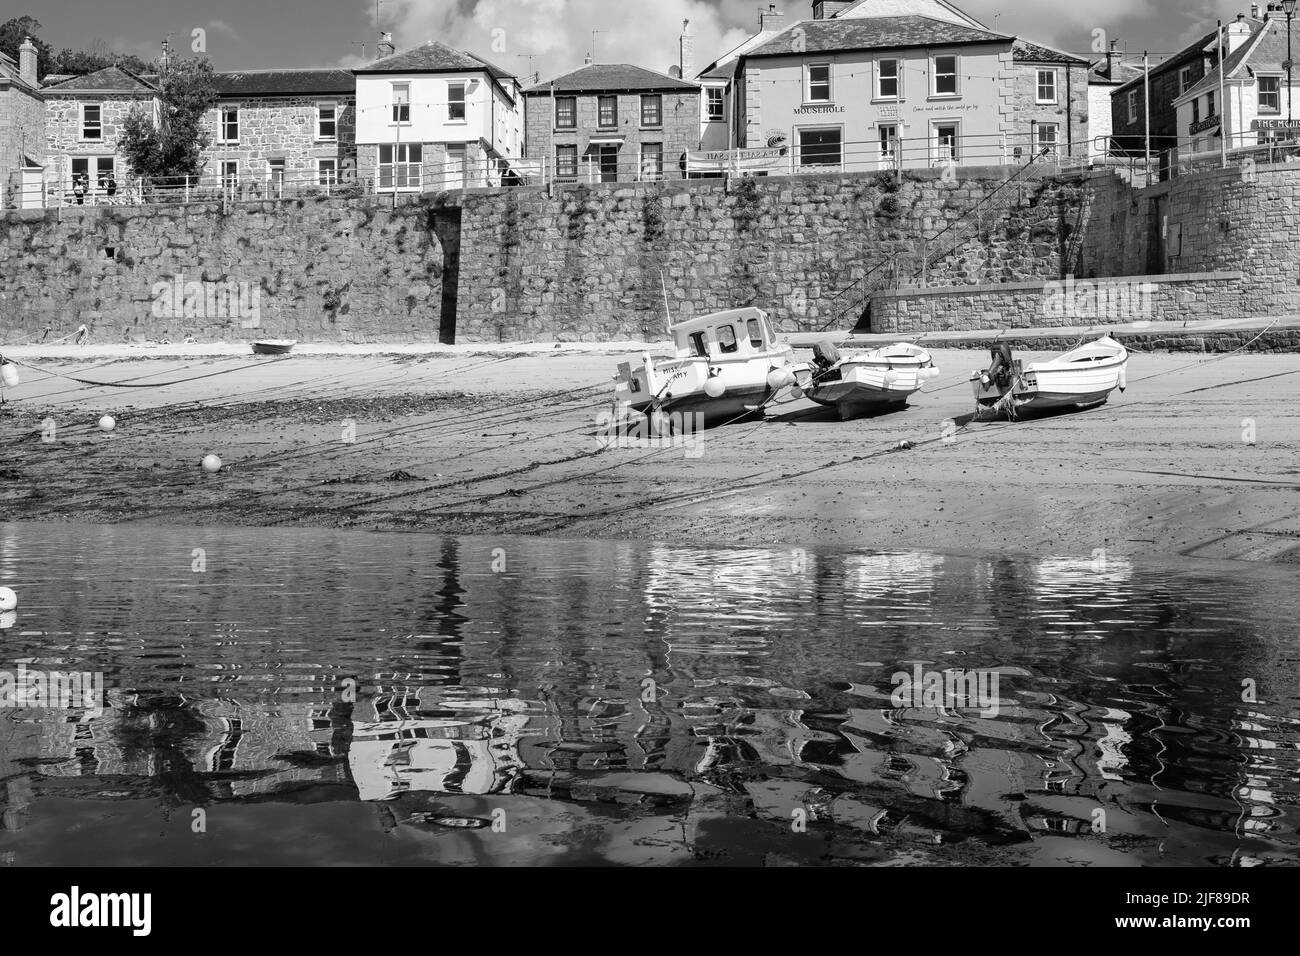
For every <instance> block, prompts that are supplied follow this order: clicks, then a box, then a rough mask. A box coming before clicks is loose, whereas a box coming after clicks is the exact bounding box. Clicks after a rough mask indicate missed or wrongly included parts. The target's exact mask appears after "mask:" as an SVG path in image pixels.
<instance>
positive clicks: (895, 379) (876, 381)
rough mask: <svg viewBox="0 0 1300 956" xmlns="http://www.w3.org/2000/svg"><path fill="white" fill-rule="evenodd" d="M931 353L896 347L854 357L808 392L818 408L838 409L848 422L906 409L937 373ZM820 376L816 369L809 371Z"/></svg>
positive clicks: (912, 348) (913, 347) (822, 376)
mask: <svg viewBox="0 0 1300 956" xmlns="http://www.w3.org/2000/svg"><path fill="white" fill-rule="evenodd" d="M932 370H933V363H932V362H931V359H930V355H929V353H927V352H925V351H924V350H923V349H920V348H918V347H916V346H913V345H896V346H891V347H890V348H887V349H881V350H878V351H875V352H869V353H864V354H862V355H859V356H850V357H849V358H848V359H845V360H844V361H843V362H841V363H839V366H838V367H837V368H834V369H832V370H830V371H829V372H823V373H821V374H820V377H819V378H818V380H817V384H815V385H811V386H809V387H808V388H805V389H804V393H805V394H806V395H807V396H808V398H809V399H811V400H812V401H814V402H816V403H817V404H818V405H824V406H826V407H828V408H835V409H836V410H837V411H839V413H840V417H841V418H842V419H844V420H845V421H848V420H849V419H851V418H857V417H860V416H863V415H870V414H875V413H879V412H883V411H893V410H896V409H899V408H902V407H903V406H905V405H906V404H907V402H908V399H910V398H911V397H912V396H913V395H915V394H916V393H917V392H919V391H920V390H921V388H922V386H923V385H924V384H925V378H924V377H923V375H924V376H928V375H930V374H938V373H937V372H933V371H932ZM809 372H810V373H814V374H815V373H816V369H812V368H810V369H809Z"/></svg>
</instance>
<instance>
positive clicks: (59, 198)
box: [0, 159, 547, 210]
mask: <svg viewBox="0 0 1300 956" xmlns="http://www.w3.org/2000/svg"><path fill="white" fill-rule="evenodd" d="M14 179H15V180H17V181H11V182H10V183H3V181H0V188H2V190H3V195H0V210H3V209H49V208H76V207H85V206H149V205H186V204H193V203H224V204H226V205H230V204H235V203H241V202H263V201H267V200H272V201H276V200H291V199H328V198H332V197H340V198H355V197H361V196H380V197H390V198H391V197H400V196H404V195H408V194H411V195H419V194H421V193H428V192H442V191H445V190H454V189H481V188H509V187H514V186H528V185H534V186H535V185H542V184H544V183H545V182H546V179H547V175H546V167H545V164H544V163H528V162H527V161H525V160H499V159H487V160H478V161H466V162H452V163H441V164H438V163H411V164H407V163H398V164H393V165H386V166H380V167H379V168H378V170H377V171H376V174H375V175H373V176H366V177H361V176H356V175H355V174H350V173H349V172H348V171H346V170H345V171H343V172H342V173H339V172H336V171H334V170H329V171H320V172H317V171H312V170H292V171H286V172H284V173H278V172H270V173H268V172H263V173H260V174H250V173H247V172H245V173H241V174H239V175H229V174H217V173H213V172H205V173H204V174H202V175H199V176H174V177H152V178H151V177H134V176H127V177H124V178H123V179H122V180H120V181H114V180H110V179H107V178H104V179H97V180H96V181H94V182H92V183H89V184H87V183H85V182H84V181H83V182H81V183H80V184H78V183H76V182H74V181H71V180H67V179H60V178H58V177H57V176H48V175H47V176H45V177H44V178H41V179H34V178H33V177H30V176H29V177H25V178H20V177H18V176H15V177H14Z"/></svg>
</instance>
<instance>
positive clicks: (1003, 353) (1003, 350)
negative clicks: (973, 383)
mask: <svg viewBox="0 0 1300 956" xmlns="http://www.w3.org/2000/svg"><path fill="white" fill-rule="evenodd" d="M990 351H991V352H992V354H993V362H992V364H991V365H989V370H988V371H987V372H985V373H984V375H985V376H986V377H987V378H988V380H989V382H990V383H991V384H992V385H993V386H996V387H997V388H999V389H1007V388H1010V387H1011V377H1012V375H1013V374H1014V373H1015V369H1014V367H1013V365H1012V358H1011V346H1010V345H999V346H997V347H996V348H993V349H991V350H990Z"/></svg>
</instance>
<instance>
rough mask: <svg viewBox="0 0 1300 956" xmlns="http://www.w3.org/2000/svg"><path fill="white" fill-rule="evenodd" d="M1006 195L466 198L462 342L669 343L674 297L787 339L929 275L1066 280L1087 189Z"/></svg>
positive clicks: (750, 189)
mask: <svg viewBox="0 0 1300 956" xmlns="http://www.w3.org/2000/svg"><path fill="white" fill-rule="evenodd" d="M1004 182H1005V171H1002V170H997V171H994V170H989V171H984V172H979V171H974V172H973V174H972V173H970V172H968V174H967V175H965V176H964V177H963V178H962V179H961V180H959V181H957V182H955V183H950V182H947V181H945V180H944V179H943V178H942V176H940V175H939V174H938V173H937V172H936V173H930V172H928V171H924V172H920V173H912V172H909V173H907V174H905V175H904V178H903V180H902V181H901V183H900V182H898V181H897V180H896V179H895V178H894V176H893V175H892V174H882V175H868V176H863V175H843V174H835V175H817V176H804V177H773V178H763V179H743V180H733V181H731V182H730V183H724V182H723V181H720V180H718V181H712V180H710V181H700V180H696V181H691V182H678V183H638V184H609V185H595V186H577V187H571V188H563V189H559V190H557V191H556V192H555V193H554V194H553V195H552V194H548V192H546V191H545V190H542V189H520V190H509V191H504V192H482V193H469V194H466V195H465V197H464V201H463V220H462V221H463V227H462V228H463V231H462V236H461V261H460V269H461V273H460V275H461V284H460V294H459V307H458V314H457V327H458V330H459V333H460V335H461V337H462V339H463V340H466V341H500V342H505V341H517V340H537V339H543V340H546V339H555V338H559V339H564V340H569V341H573V340H579V341H600V340H640V339H652V340H653V339H662V338H663V337H664V334H665V332H664V330H665V324H666V320H665V297H666V299H667V305H668V307H669V309H670V310H671V313H672V316H673V318H674V319H675V320H680V319H684V318H686V317H689V316H692V315H699V314H705V313H709V312H716V311H721V310H724V309H732V308H740V307H744V306H751V305H752V306H758V307H759V308H762V309H766V310H767V311H768V312H770V313H771V315H772V317H773V319H774V321H775V324H776V326H777V328H778V329H779V330H780V331H782V332H799V331H813V330H818V329H821V328H823V327H843V328H847V329H851V328H853V327H854V326H855V325H857V324H858V323H859V322H860V321H861V320H862V318H863V314H864V312H865V308H866V303H867V301H868V299H869V296H870V293H871V292H872V291H873V290H876V289H880V288H885V287H888V286H890V285H893V284H896V283H899V282H911V281H919V279H920V277H922V276H926V277H927V278H928V281H930V282H936V281H937V282H942V283H944V284H954V283H959V282H962V283H965V282H971V283H986V282H1003V281H1008V280H1012V279H1017V280H1025V279H1031V278H1041V279H1044V280H1046V279H1050V278H1055V277H1059V276H1061V275H1063V271H1062V262H1063V261H1064V260H1065V256H1066V255H1067V250H1068V248H1069V235H1070V231H1071V229H1072V224H1073V223H1074V222H1076V221H1077V219H1078V210H1079V208H1080V204H1081V203H1082V201H1083V190H1082V187H1081V185H1080V184H1079V183H1071V182H1064V181H1060V180H1054V179H1047V180H1038V181H1033V180H1030V181H1026V182H1021V183H1017V184H1016V185H1015V186H1014V187H1011V188H1000V187H1002V186H1003V183H1004ZM944 253H948V254H944ZM927 256H929V257H931V258H932V259H933V261H932V262H931V263H930V264H929V265H928V266H927V265H926V264H925V260H926V258H927ZM466 336H472V338H466Z"/></svg>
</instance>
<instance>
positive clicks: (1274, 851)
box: [0, 524, 1300, 866]
mask: <svg viewBox="0 0 1300 956" xmlns="http://www.w3.org/2000/svg"><path fill="white" fill-rule="evenodd" d="M196 549H202V550H201V553H199V552H197V550H196ZM196 562H198V564H197V565H196ZM196 566H197V567H199V568H200V570H196ZM0 586H8V587H11V588H13V589H14V590H15V591H17V592H18V594H19V596H20V601H21V604H20V607H19V609H18V611H17V612H16V615H14V616H13V617H11V618H8V619H0V671H8V672H16V670H17V668H18V667H19V666H20V665H21V666H22V667H24V668H27V669H29V670H37V671H53V670H58V671H85V672H94V673H101V674H103V681H104V697H105V706H104V707H103V709H102V713H99V714H94V713H88V712H86V711H84V710H77V709H62V710H57V709H31V708H13V707H10V708H7V709H0V812H2V814H3V815H2V818H0V864H7V865H18V866H22V865H41V864H89V865H100V864H122V865H165V864H202V865H259V864H273V863H287V864H362V863H390V864H419V863H443V864H546V865H566V864H586V863H607V864H654V863H662V864H669V865H681V864H690V865H731V864H769V865H772V864H841V865H843V864H850V863H852V864H863V863H880V864H894V865H899V864H914V863H939V864H968V863H1029V864H1039V865H1051V864H1059V865H1079V864H1093V865H1097V864H1119V865H1223V866H1228V865H1238V866H1240V865H1259V864H1269V863H1274V864H1277V863H1281V864H1295V863H1297V862H1300V837H1298V836H1297V825H1298V823H1300V819H1298V818H1300V813H1298V812H1297V807H1296V804H1297V796H1298V795H1300V719H1298V714H1300V708H1298V707H1297V701H1298V700H1300V651H1298V650H1297V631H1296V621H1297V620H1300V597H1298V596H1297V589H1296V588H1295V573H1294V568H1290V569H1288V568H1280V567H1279V568H1274V567H1254V566H1250V567H1246V566H1243V567H1240V568H1238V567H1230V566H1226V565H1206V564H1187V565H1178V566H1172V565H1142V564H1130V563H1129V562H1127V561H1124V560H1122V559H1118V558H1114V557H1112V558H1111V559H1110V560H1108V561H1106V562H1105V563H1104V564H1101V565H1095V564H1094V563H1092V562H1091V561H1089V560H1086V559H1082V560H1070V559H1064V558H1050V559H992V560H991V559H987V558H975V557H952V556H942V555H936V554H924V553H908V554H889V553H876V552H865V551H864V552H854V553H839V552H815V551H814V552H808V553H807V554H802V553H799V552H792V551H753V550H747V551H727V550H706V549H701V548H695V547H684V546H679V545H670V544H664V545H651V544H645V543H636V542H589V541H572V542H570V541H553V540H534V539H523V540H506V541H502V540H497V539H492V540H489V539H454V538H451V539H449V538H438V537H428V536H417V535H406V536H394V535H370V534H356V533H352V534H348V533H335V532H315V531H266V530H213V529H197V530H196V529H175V528H153V527H139V526H107V527H101V526H74V525H32V524H17V525H14V524H10V525H6V524H0ZM917 665H919V666H920V668H921V669H922V670H923V671H925V672H931V671H943V670H945V669H950V668H956V669H959V670H965V671H975V672H980V673H982V674H984V675H985V676H986V677H987V676H988V675H991V674H996V676H997V682H998V683H997V695H996V699H995V700H993V701H992V704H994V705H996V714H992V713H989V714H981V713H980V712H979V710H978V709H975V708H964V709H958V710H956V711H952V710H950V709H945V710H939V709H936V708H933V707H926V706H911V705H910V704H909V705H908V706H904V707H899V706H896V702H894V701H891V699H890V695H891V693H892V692H893V690H894V684H893V682H892V676H893V675H894V674H895V673H896V672H912V671H913V669H914V667H916V666H917ZM1249 681H1253V682H1254V686H1255V687H1256V688H1257V689H1256V693H1255V695H1254V696H1256V697H1257V702H1250V698H1251V696H1252V695H1251V694H1250V689H1251V686H1252V685H1250V684H1244V682H1249ZM916 703H918V704H919V703H923V702H922V701H917V702H916ZM196 831H197V832H196Z"/></svg>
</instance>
